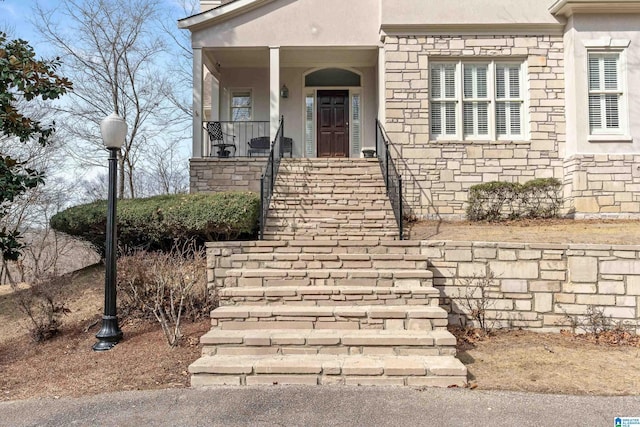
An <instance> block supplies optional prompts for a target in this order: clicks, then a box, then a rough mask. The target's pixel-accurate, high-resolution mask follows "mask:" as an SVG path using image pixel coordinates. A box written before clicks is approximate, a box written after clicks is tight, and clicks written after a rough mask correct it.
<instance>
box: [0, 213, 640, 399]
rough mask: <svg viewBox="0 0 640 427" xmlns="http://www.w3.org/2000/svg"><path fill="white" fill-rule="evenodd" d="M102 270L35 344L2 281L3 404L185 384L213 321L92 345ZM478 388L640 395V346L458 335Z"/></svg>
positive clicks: (581, 231) (578, 236)
mask: <svg viewBox="0 0 640 427" xmlns="http://www.w3.org/2000/svg"><path fill="white" fill-rule="evenodd" d="M638 236H640V221H624V222H613V221H611V222H607V221H605V222H602V221H598V222H595V221H568V220H557V221H552V222H549V221H544V222H543V221H538V222H536V221H527V222H520V223H511V224H507V225H504V224H501V225H495V224H479V225H478V224H468V223H436V222H423V223H418V224H415V225H414V226H413V229H412V238H419V239H444V240H469V239H473V240H493V241H513V242H521V241H522V242H524V241H528V242H551V243H562V242H574V243H607V244H638V243H637V241H638ZM103 286H104V270H103V269H102V267H99V266H94V267H91V268H87V269H85V270H82V271H81V272H79V273H78V274H76V276H75V278H74V279H73V280H69V282H68V283H67V284H65V285H64V286H63V289H62V290H61V292H62V296H63V298H64V301H65V302H66V305H67V307H68V308H69V309H70V310H71V312H70V313H69V314H68V315H67V316H65V317H64V319H63V327H62V332H61V334H60V335H58V336H57V337H55V338H53V339H52V340H50V341H47V342H45V343H41V344H36V343H34V342H32V341H31V340H30V338H29V336H28V334H27V332H26V328H25V325H26V318H25V316H24V315H23V314H22V313H21V312H20V311H19V310H18V308H17V304H16V301H15V299H16V295H15V294H14V293H13V292H11V291H10V289H9V287H8V286H0V400H14V399H25V398H31V397H56V396H59V397H62V396H83V395H89V394H97V393H103V392H110V391H120V390H123V391H124V390H137V389H154V388H168V387H187V386H188V383H189V376H188V374H187V367H188V366H189V364H190V363H192V362H193V361H194V360H196V359H197V358H198V357H199V355H200V348H199V346H198V344H197V343H198V338H199V337H200V336H201V335H202V334H203V333H204V332H205V331H207V330H208V328H209V322H208V320H204V321H201V322H199V323H195V324H194V323H186V324H185V339H184V340H183V344H182V345H181V346H180V347H178V348H174V349H171V348H170V347H169V346H168V345H167V344H166V341H165V339H164V336H163V335H162V331H161V330H160V328H159V326H157V325H156V324H155V323H144V322H140V321H135V322H128V321H122V322H121V328H122V330H123V332H124V337H125V338H124V340H123V341H122V342H121V343H120V344H118V345H117V346H116V347H115V348H114V349H113V350H111V351H109V352H105V353H94V352H93V351H92V350H91V346H92V345H93V343H94V342H95V338H94V335H95V333H96V332H97V330H98V328H99V324H97V325H95V326H94V327H93V328H91V329H90V330H86V329H87V326H89V325H90V324H92V323H94V322H95V321H96V320H98V319H100V318H101V312H102V305H101V304H102V301H103V293H102V292H103ZM459 357H460V359H461V360H462V361H463V362H464V363H465V364H466V365H467V367H468V369H469V379H470V384H471V385H472V387H474V388H477V389H501V390H517V391H529V392H542V393H566V394H587V395H591V394H595V395H620V394H640V346H639V345H638V343H637V342H636V343H635V344H634V345H607V344H597V343H594V342H591V341H588V340H584V339H578V338H575V337H574V336H572V335H571V334H539V333H534V332H526V331H508V332H498V333H496V334H495V335H494V336H491V337H488V338H484V339H482V340H471V342H467V341H465V340H459Z"/></svg>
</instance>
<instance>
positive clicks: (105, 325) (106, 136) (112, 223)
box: [93, 113, 127, 351]
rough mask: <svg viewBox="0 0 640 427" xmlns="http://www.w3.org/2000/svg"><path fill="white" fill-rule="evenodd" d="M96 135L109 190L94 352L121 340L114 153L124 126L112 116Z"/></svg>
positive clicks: (116, 169)
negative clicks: (101, 304) (104, 160)
mask: <svg viewBox="0 0 640 427" xmlns="http://www.w3.org/2000/svg"><path fill="white" fill-rule="evenodd" d="M100 132H101V134H102V140H103V142H104V145H105V147H107V149H108V150H109V186H108V187H109V190H108V199H107V200H108V202H107V230H106V247H105V249H106V250H105V275H104V276H105V279H104V314H103V316H102V327H101V328H100V330H99V331H98V333H97V334H96V338H97V339H98V342H96V343H95V344H94V345H93V350H94V351H106V350H111V349H112V348H113V347H114V346H115V345H116V344H117V343H118V342H119V341H120V340H121V339H122V331H121V330H120V326H119V325H118V315H117V311H116V248H117V241H118V237H117V230H116V203H117V201H116V181H117V175H118V151H120V147H122V144H124V139H125V138H126V136H127V122H125V121H124V119H123V118H122V117H120V116H118V115H117V114H116V113H113V114H111V115H109V116H107V117H106V118H105V119H104V120H102V122H101V123H100Z"/></svg>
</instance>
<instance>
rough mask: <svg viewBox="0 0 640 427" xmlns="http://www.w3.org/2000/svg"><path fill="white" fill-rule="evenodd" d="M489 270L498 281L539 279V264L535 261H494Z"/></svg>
mask: <svg viewBox="0 0 640 427" xmlns="http://www.w3.org/2000/svg"><path fill="white" fill-rule="evenodd" d="M489 268H491V271H493V274H494V276H495V278H496V279H537V278H538V263H537V262H534V261H520V262H502V261H492V262H490V263H489Z"/></svg>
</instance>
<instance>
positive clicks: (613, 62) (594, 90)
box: [588, 52, 623, 135]
mask: <svg viewBox="0 0 640 427" xmlns="http://www.w3.org/2000/svg"><path fill="white" fill-rule="evenodd" d="M588 74H589V132H590V134H591V135H602V134H619V133H621V132H622V127H621V100H622V96H623V92H622V85H621V82H620V54H619V53H617V52H616V53H599V52H590V53H589V60H588Z"/></svg>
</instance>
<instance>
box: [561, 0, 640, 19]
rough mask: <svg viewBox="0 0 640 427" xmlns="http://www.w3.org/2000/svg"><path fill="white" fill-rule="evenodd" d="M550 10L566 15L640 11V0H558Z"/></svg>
mask: <svg viewBox="0 0 640 427" xmlns="http://www.w3.org/2000/svg"><path fill="white" fill-rule="evenodd" d="M549 12H550V13H552V14H553V15H556V16H557V15H560V16H566V17H569V16H571V15H573V14H575V13H640V0H615V1H610V0H609V1H607V0H557V1H556V2H555V3H554V4H553V5H551V7H550V8H549Z"/></svg>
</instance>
